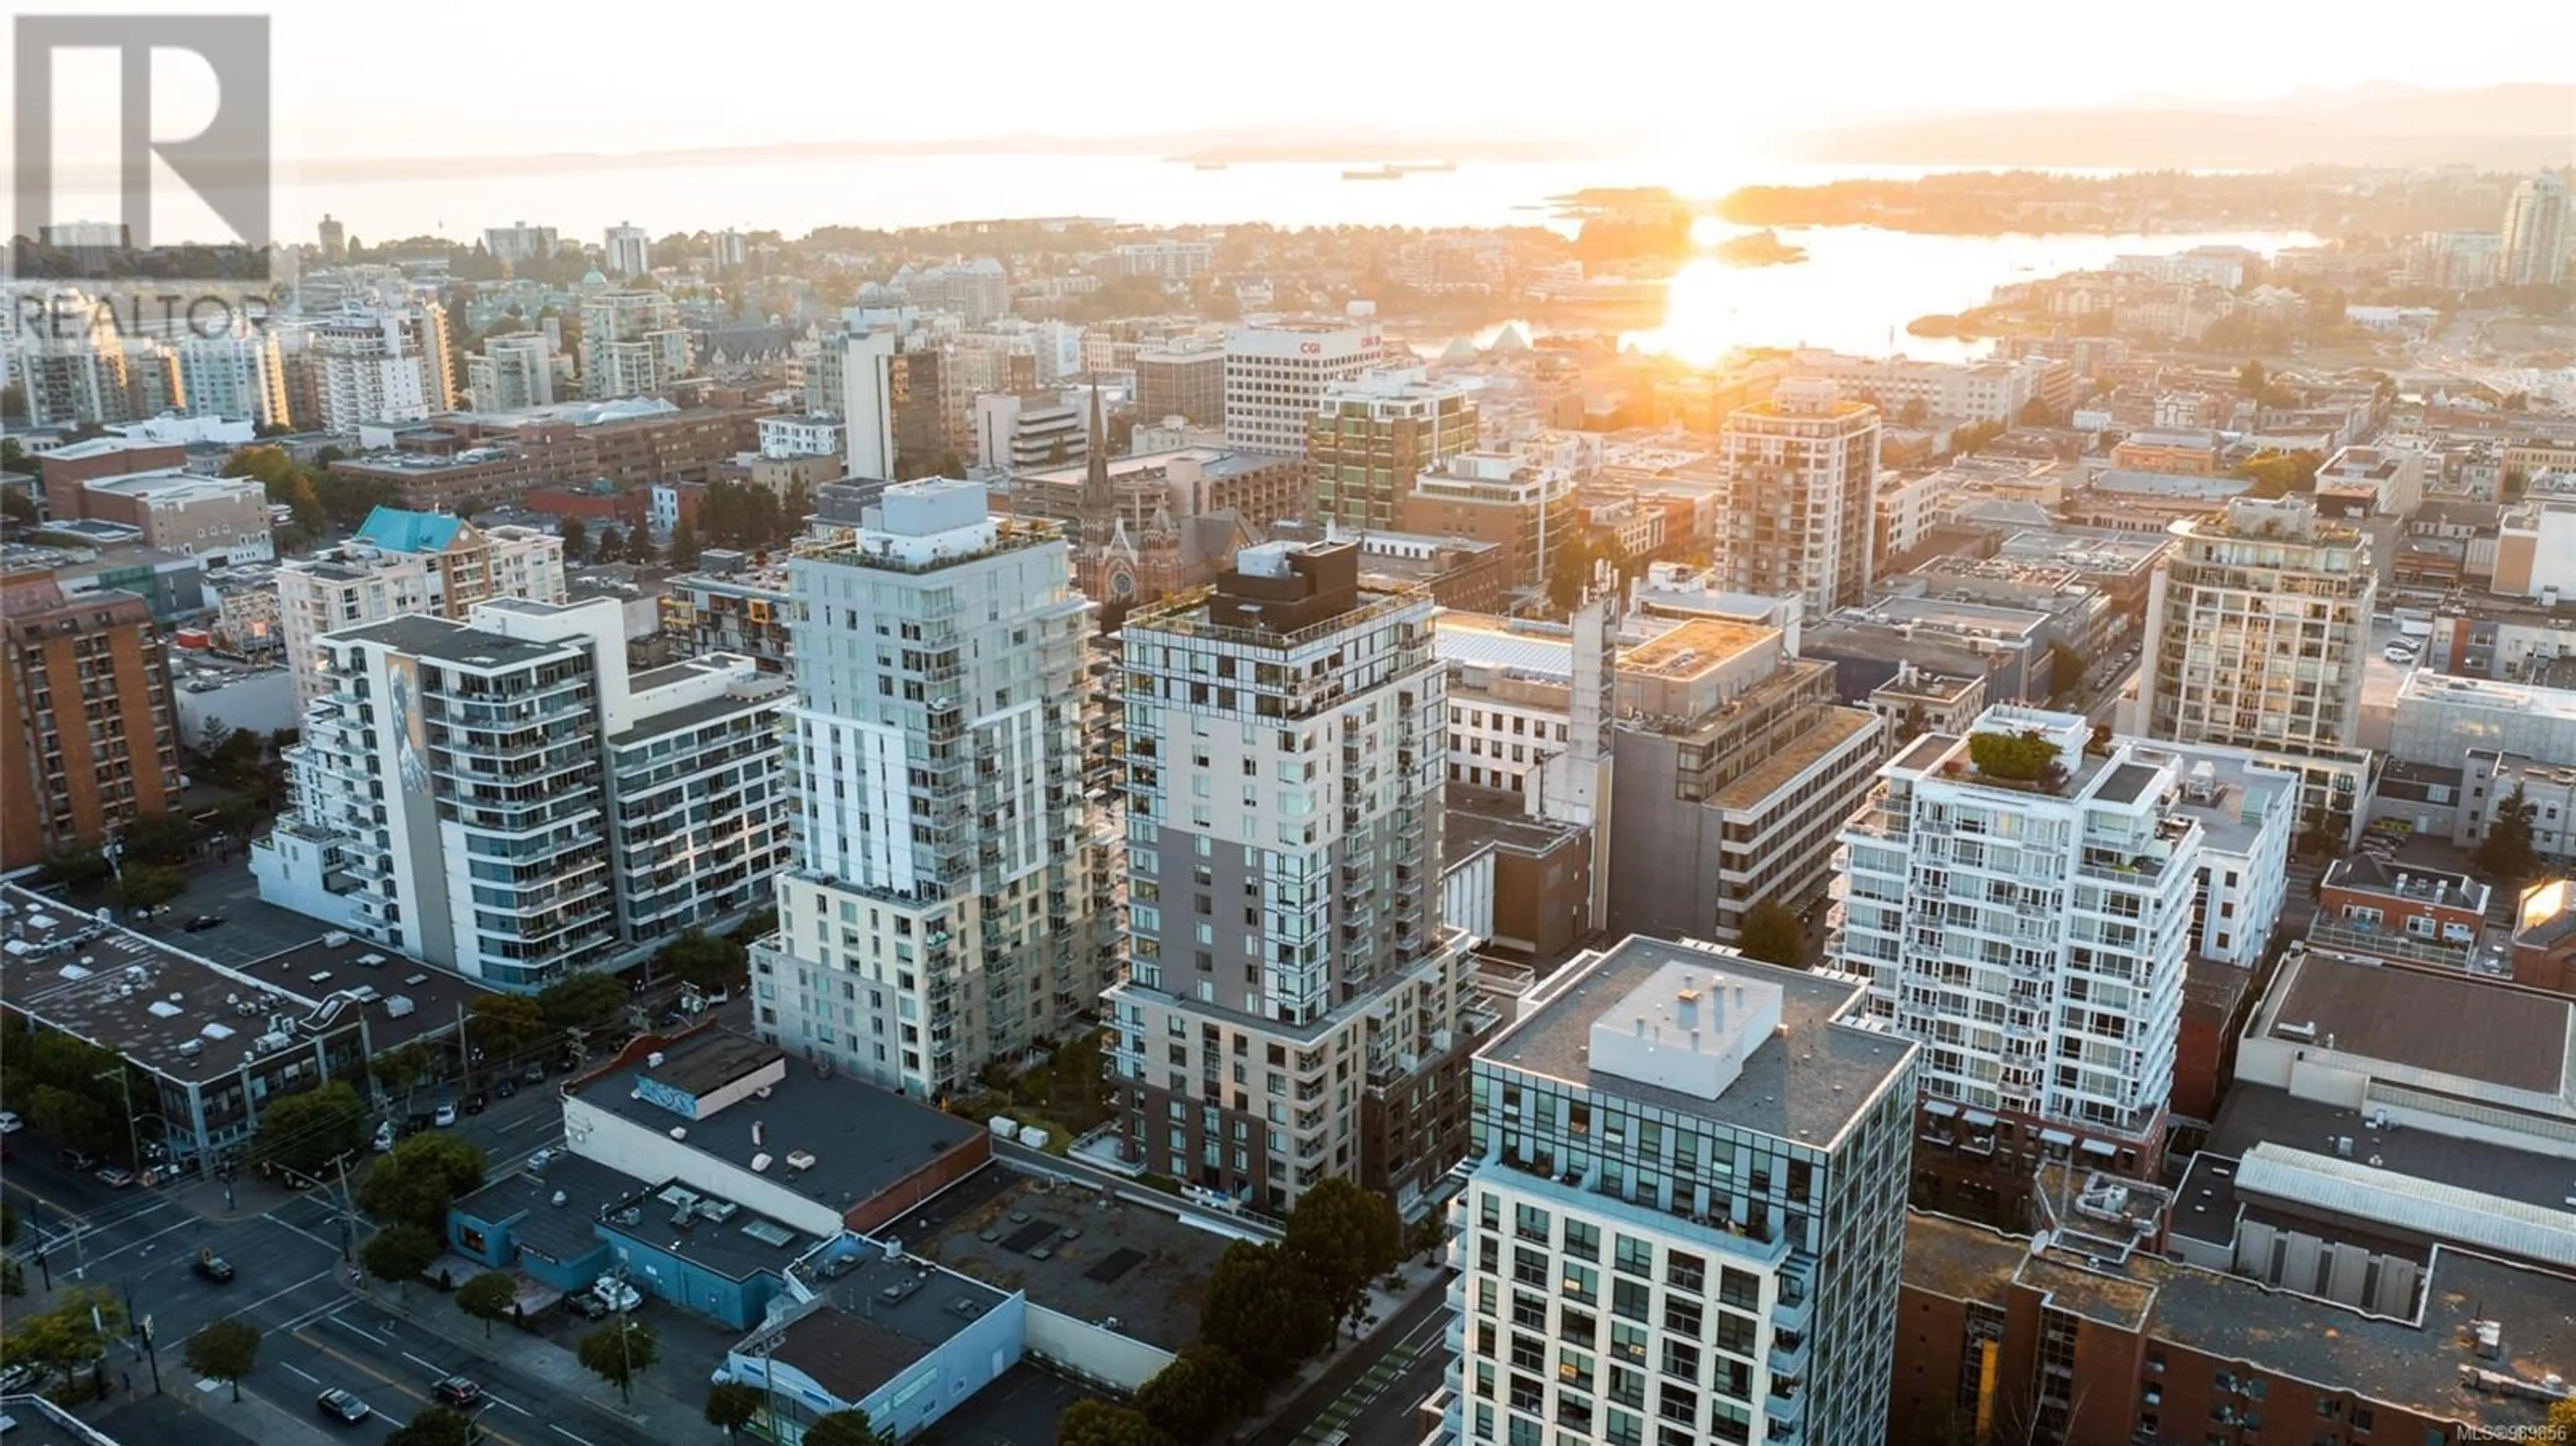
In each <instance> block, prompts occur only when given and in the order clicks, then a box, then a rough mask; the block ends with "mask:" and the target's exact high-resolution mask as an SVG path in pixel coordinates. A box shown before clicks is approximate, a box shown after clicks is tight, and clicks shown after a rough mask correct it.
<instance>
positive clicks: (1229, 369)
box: [1225, 321, 1386, 457]
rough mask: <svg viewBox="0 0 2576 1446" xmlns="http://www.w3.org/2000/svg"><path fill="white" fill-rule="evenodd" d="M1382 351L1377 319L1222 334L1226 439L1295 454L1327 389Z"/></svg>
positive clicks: (1378, 358)
mask: <svg viewBox="0 0 2576 1446" xmlns="http://www.w3.org/2000/svg"><path fill="white" fill-rule="evenodd" d="M1385 355H1386V343H1385V339H1384V338H1383V337H1381V336H1379V335H1378V330H1377V327H1376V325H1375V324H1374V323H1370V324H1366V325H1359V326H1353V325H1347V324H1344V323H1342V322H1335V321H1278V322H1271V323H1269V324H1267V325H1262V326H1243V327H1237V328H1235V330H1234V331H1233V332H1232V333H1231V334H1230V335H1228V336H1227V337H1226V339H1225V444H1226V446H1228V447H1230V448H1232V449H1233V450H1235V451H1238V452H1266V453H1269V454H1271V455H1273V456H1280V457H1300V456H1304V455H1305V452H1306V434H1307V432H1308V431H1309V430H1310V429H1311V428H1312V426H1313V424H1314V417H1315V413H1316V410H1317V408H1318V407H1319V406H1320V405H1321V403H1322V402H1323V399H1324V389H1325V388H1326V387H1328V386H1331V385H1332V384H1333V383H1335V382H1349V381H1356V380H1358V379H1359V375H1360V373H1362V372H1364V371H1367V370H1369V369H1370V368H1372V367H1375V366H1378V365H1379V364H1380V363H1381V362H1382V361H1383V359H1384V358H1385Z"/></svg>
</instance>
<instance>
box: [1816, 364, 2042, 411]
mask: <svg viewBox="0 0 2576 1446" xmlns="http://www.w3.org/2000/svg"><path fill="white" fill-rule="evenodd" d="M2048 367H2049V363H2048V362H2047V361H2046V360H2045V359H2043V358H2040V357H2024V358H2021V359H2020V360H2018V361H1973V362H1936V361H1915V360H1913V359H1912V358H1910V357H1901V356H1891V357H1863V356H1851V355H1848V354H1846V353H1843V352H1832V351H1811V350H1800V351H1795V352H1792V353H1790V354H1789V374H1790V375H1792V376H1801V377H1821V378H1823V379H1825V380H1826V381H1829V382H1832V383H1834V384H1835V385H1836V386H1837V387H1839V388H1840V389H1841V391H1842V394H1843V395H1844V396H1846V397H1850V398H1851V399H1852V400H1854V401H1863V402H1869V403H1871V404H1872V405H1874V406H1876V407H1877V408H1878V409H1879V411H1880V412H1881V413H1883V414H1885V415H1887V416H1890V417H1893V416H1897V415H1899V414H1907V415H1911V414H1912V412H1913V411H1914V410H1918V409H1919V411H1920V412H1921V415H1922V417H1923V419H1924V420H1927V421H1929V420H1933V419H1938V420H1941V421H1945V422H1999V423H2001V424H2003V425H2005V426H2011V425H2012V424H2013V422H2014V421H2016V420H2017V419H2019V417H2020V416H2021V409H2022V408H2023V407H2025V406H2028V405H2029V404H2030V402H2031V400H2032V399H2033V398H2035V397H2037V396H2038V395H2039V391H2040V381H2041V378H2042V377H2043V376H2044V375H2045V374H2046V372H2047V370H2048Z"/></svg>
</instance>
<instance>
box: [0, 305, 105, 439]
mask: <svg viewBox="0 0 2576 1446" xmlns="http://www.w3.org/2000/svg"><path fill="white" fill-rule="evenodd" d="M30 300H31V301H37V300H40V301H41V302H42V305H40V306H38V305H31V306H29V307H28V308H27V313H28V314H26V315H24V316H17V315H13V316H10V317H8V318H6V319H5V320H0V329H6V331H7V332H9V333H10V334H11V335H10V346H9V358H8V360H9V365H8V368H7V370H8V373H9V379H10V380H11V381H14V382H17V383H18V384H19V385H20V386H21V387H23V388H24V389H25V392H26V398H27V416H28V420H29V421H30V422H32V423H34V424H35V425H37V426H39V427H73V426H79V425H81V424H83V423H88V422H122V421H125V420H127V419H128V418H130V417H131V416H132V415H133V409H132V399H131V398H130V397H129V396H128V395H127V392H126V381H127V376H126V354H125V348H124V346H123V345H122V344H120V342H119V341H118V339H117V334H116V328H115V326H114V324H113V323H112V322H111V320H110V319H109V315H108V313H107V312H106V311H105V310H104V308H101V307H99V306H98V305H96V304H95V303H93V302H92V301H91V300H90V299H89V298H87V297H85V296H83V295H82V294H81V293H80V292H77V291H71V292H63V293H57V294H54V295H51V296H45V297H42V298H30Z"/></svg>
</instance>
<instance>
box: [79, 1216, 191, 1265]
mask: <svg viewBox="0 0 2576 1446" xmlns="http://www.w3.org/2000/svg"><path fill="white" fill-rule="evenodd" d="M204 1223H205V1222H204V1221H201V1220H199V1219H198V1218H197V1217H195V1216H193V1215H191V1216H189V1217H188V1218H187V1219H185V1220H182V1221H180V1222H179V1223H178V1224H176V1225H164V1226H162V1227H161V1228H160V1229H158V1230H155V1231H153V1232H152V1233H151V1234H149V1235H146V1236H144V1237H143V1238H142V1239H140V1240H129V1241H127V1242H125V1243H124V1244H123V1245H120V1246H117V1247H116V1248H115V1249H113V1250H102V1251H100V1252H99V1253H98V1254H96V1255H93V1256H91V1257H90V1259H91V1260H93V1261H100V1260H106V1259H109V1258H111V1257H114V1256H118V1255H123V1254H124V1253H125V1252H127V1251H129V1250H132V1249H134V1248H136V1247H137V1246H142V1245H149V1244H151V1243H152V1242H153V1241H155V1240H158V1239H160V1238H161V1237H162V1236H164V1235H167V1234H169V1233H170V1232H172V1231H174V1230H185V1229H187V1228H188V1227H189V1226H191V1225H202V1224H204Z"/></svg>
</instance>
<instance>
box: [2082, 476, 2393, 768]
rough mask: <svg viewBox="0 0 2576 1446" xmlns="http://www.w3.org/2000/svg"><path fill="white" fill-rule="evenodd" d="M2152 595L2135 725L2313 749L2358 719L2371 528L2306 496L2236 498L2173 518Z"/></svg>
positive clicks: (2189, 738) (2373, 584)
mask: <svg viewBox="0 0 2576 1446" xmlns="http://www.w3.org/2000/svg"><path fill="white" fill-rule="evenodd" d="M2174 538H2175V540H2174V545H2173V547H2172V548H2171V549H2170V550H2168V551H2167V552H2166V553H2165V555H2164V557H2163V558H2162V559H2161V560H2160V561H2158V562H2157V564H2156V571H2155V576H2154V578H2153V580H2152V581H2151V582H2150V583H2149V585H2148V591H2147V636H2146V643H2145V645H2144V647H2143V649H2142V650H2141V651H2140V653H2139V662H2138V691H2137V697H2136V700H2135V702H2134V703H2133V704H2132V710H2133V711H2132V713H2131V715H2130V718H2129V727H2130V731H2132V732H2135V733H2139V734H2142V735H2144V736H2146V737H2149V738H2159V739H2165V740H2168V741H2171V742H2175V743H2217V744H2225V745H2229V746H2234V747H2242V748H2269V749H2278V750H2283V751H2287V752H2293V753H2299V752H2312V751H2317V750H2324V749H2335V748H2350V747H2352V746H2353V744H2354V742H2355V741H2356V739H2357V737H2358V736H2359V733H2360V728H2361V677H2362V673H2363V671H2364V669H2365V668H2366V666H2367V664H2368V663H2369V655H2370V612H2371V604H2372V602H2373V601H2374V600H2375V599H2376V597H2377V596H2378V591H2379V574H2378V570H2377V569H2376V568H2375V567H2374V566H2373V565H2372V560H2371V549H2370V538H2369V536H2368V534H2366V533H2364V532H2362V531H2361V530H2359V529H2357V528H2354V527H2352V526H2350V525H2348V524H2345V523H2341V522H2333V521H2328V520H2325V519H2323V518H2320V517H2319V516H2318V515H2317V509H2316V505H2315V504H2314V503H2313V502H2311V501H2310V500H2309V499H2308V498H2305V497H2300V496H2290V497H2282V498H2277V499H2272V500H2264V499H2258V498H2251V497H2240V498H2236V499H2234V500H2232V501H2230V502H2229V503H2228V504H2227V510H2226V511H2224V512H2221V513H2214V514H2212V515H2210V516H2207V517H2202V518H2198V519H2195V520H2193V521H2191V522H2189V523H2186V524H2182V525H2178V526H2177V527H2176V528H2175V529H2174Z"/></svg>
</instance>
